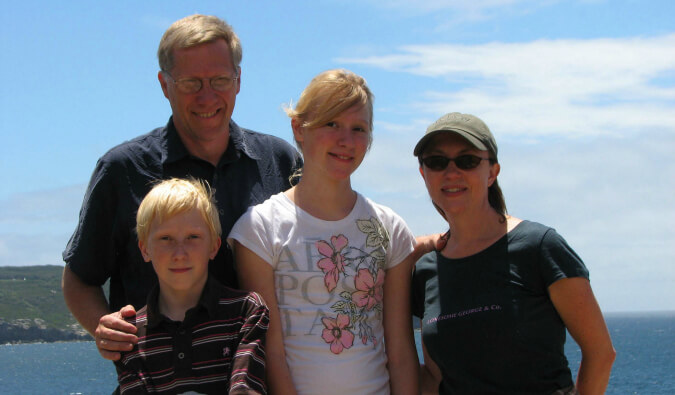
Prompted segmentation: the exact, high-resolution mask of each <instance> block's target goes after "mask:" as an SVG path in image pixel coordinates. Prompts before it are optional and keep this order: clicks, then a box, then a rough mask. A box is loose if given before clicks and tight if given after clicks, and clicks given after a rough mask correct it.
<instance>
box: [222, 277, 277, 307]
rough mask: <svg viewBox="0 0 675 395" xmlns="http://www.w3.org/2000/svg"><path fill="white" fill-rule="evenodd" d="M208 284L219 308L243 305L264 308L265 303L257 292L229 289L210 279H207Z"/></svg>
mask: <svg viewBox="0 0 675 395" xmlns="http://www.w3.org/2000/svg"><path fill="white" fill-rule="evenodd" d="M209 283H210V284H209V286H210V287H211V289H210V292H211V293H212V295H213V296H215V298H216V299H217V301H218V305H219V306H223V307H227V306H233V305H238V304H244V305H253V306H265V307H266V304H265V302H264V301H263V299H262V297H261V296H260V294H258V293H257V292H253V291H246V290H242V289H235V288H231V287H228V286H226V285H223V284H221V283H220V282H218V281H217V280H215V279H211V278H209Z"/></svg>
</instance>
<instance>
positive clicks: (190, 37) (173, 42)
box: [157, 14, 242, 73]
mask: <svg viewBox="0 0 675 395" xmlns="http://www.w3.org/2000/svg"><path fill="white" fill-rule="evenodd" d="M220 39H222V40H225V42H226V43H227V46H228V47H229V48H230V55H231V56H232V63H234V64H233V65H232V66H233V67H234V69H235V70H234V71H235V72H236V73H239V64H240V63H241V57H242V50H241V42H240V41H239V37H237V34H236V33H235V32H234V30H232V26H230V25H228V24H227V22H225V21H224V20H222V19H220V18H218V17H216V16H213V15H200V14H195V15H190V16H187V17H185V18H183V19H179V20H177V21H176V22H174V23H173V24H172V25H171V26H169V28H168V29H167V30H166V32H164V35H163V36H162V39H161V40H160V42H159V49H158V50H157V58H158V60H159V69H160V70H162V71H166V72H170V71H171V69H172V68H173V65H174V59H173V50H174V49H177V48H189V47H194V46H196V45H199V44H205V43H211V42H214V41H216V40H220Z"/></svg>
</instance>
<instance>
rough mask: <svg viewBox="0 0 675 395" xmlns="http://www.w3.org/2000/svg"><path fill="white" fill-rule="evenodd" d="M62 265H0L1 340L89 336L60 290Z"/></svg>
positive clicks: (44, 340)
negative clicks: (72, 312)
mask: <svg viewBox="0 0 675 395" xmlns="http://www.w3.org/2000/svg"><path fill="white" fill-rule="evenodd" d="M62 272H63V266H56V265H49V266H19V267H17V266H4V267H0V344H4V343H27V342H52V341H69V340H92V338H91V336H89V335H88V334H87V332H86V331H85V330H84V329H83V328H82V327H81V326H80V325H79V324H78V323H77V321H76V320H75V318H73V316H72V315H71V314H70V311H69V310H68V308H67V307H66V303H65V302H64V300H63V293H62V292H61V274H62Z"/></svg>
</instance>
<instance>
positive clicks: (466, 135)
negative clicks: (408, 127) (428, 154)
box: [413, 129, 488, 156]
mask: <svg viewBox="0 0 675 395" xmlns="http://www.w3.org/2000/svg"><path fill="white" fill-rule="evenodd" d="M442 133H454V134H458V135H460V136H461V137H463V138H465V139H466V140H467V141H468V142H469V143H471V145H473V146H474V147H476V148H477V149H479V150H481V151H488V147H486V146H485V144H483V142H482V141H480V140H479V139H477V138H476V137H474V135H472V134H471V133H469V132H467V131H466V130H462V129H439V130H434V131H432V132H428V133H427V134H425V135H424V137H422V138H421V139H420V141H418V142H417V145H415V149H414V150H413V155H415V156H420V154H422V151H424V148H425V147H426V145H427V144H428V143H429V142H430V141H431V140H432V139H433V138H434V137H436V136H438V135H439V134H442Z"/></svg>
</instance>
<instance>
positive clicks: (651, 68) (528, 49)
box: [338, 34, 675, 137]
mask: <svg viewBox="0 0 675 395" xmlns="http://www.w3.org/2000/svg"><path fill="white" fill-rule="evenodd" d="M673 47H675V34H670V35H665V36H660V37H651V38H630V39H595V40H538V41H533V42H528V43H488V44H482V45H473V46H472V45H452V44H442V45H415V46H403V47H401V48H399V50H398V51H397V53H395V54H391V55H383V56H368V57H363V58H341V59H338V61H341V62H344V63H352V64H362V65H369V66H372V67H375V68H379V69H383V70H386V71H391V72H403V73H410V74H413V75H417V76H423V77H427V78H432V79H437V80H439V84H438V85H439V86H440V87H441V88H439V89H442V90H433V91H427V92H426V93H425V94H424V99H423V101H419V102H416V103H405V105H407V106H410V107H412V108H416V109H417V110H418V111H419V112H420V114H424V113H427V114H433V117H434V118H435V117H437V116H439V115H441V114H443V113H445V112H448V110H449V109H452V110H455V109H461V110H462V112H473V113H476V114H480V116H481V118H483V119H484V120H485V121H486V122H487V123H488V125H490V127H491V128H492V129H493V130H500V131H502V135H504V133H508V134H510V135H514V136H520V137H540V136H546V135H549V136H550V135H565V136H570V137H581V136H588V135H595V136H602V135H608V134H614V135H616V133H619V135H629V134H633V133H635V131H636V130H641V129H643V128H645V127H649V128H652V129H658V130H667V131H670V132H673V131H675V111H672V108H673V103H675V85H674V84H673V82H672V76H673V73H675V52H674V51H672V48H673ZM661 79H664V80H665V81H666V83H665V84H664V83H661V84H659V81H661ZM668 79H670V81H669V80H668ZM443 84H445V85H443Z"/></svg>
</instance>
